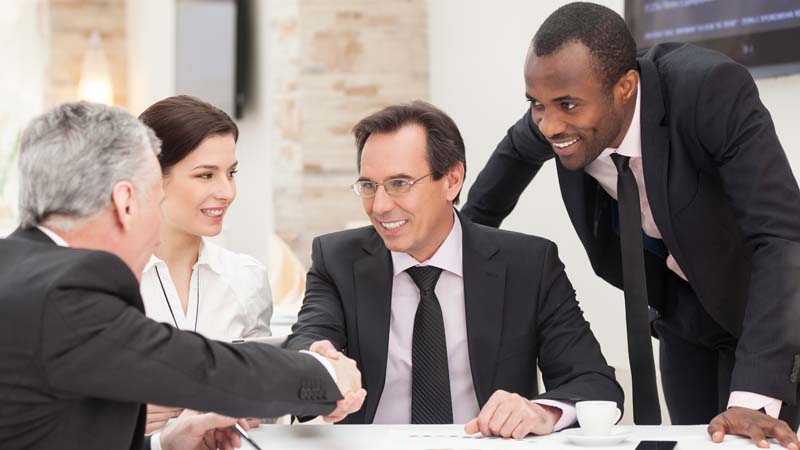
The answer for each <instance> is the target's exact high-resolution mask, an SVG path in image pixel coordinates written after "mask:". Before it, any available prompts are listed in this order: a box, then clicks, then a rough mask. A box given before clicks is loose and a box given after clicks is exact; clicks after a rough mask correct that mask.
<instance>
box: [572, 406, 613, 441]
mask: <svg viewBox="0 0 800 450" xmlns="http://www.w3.org/2000/svg"><path fill="white" fill-rule="evenodd" d="M575 409H576V412H577V414H578V423H579V424H580V426H581V429H583V430H585V432H586V434H592V435H608V434H609V433H611V427H613V426H614V424H615V423H617V421H618V420H619V418H620V417H621V416H622V411H620V410H619V408H617V404H616V403H615V402H609V401H604V400H592V401H584V402H577V403H575Z"/></svg>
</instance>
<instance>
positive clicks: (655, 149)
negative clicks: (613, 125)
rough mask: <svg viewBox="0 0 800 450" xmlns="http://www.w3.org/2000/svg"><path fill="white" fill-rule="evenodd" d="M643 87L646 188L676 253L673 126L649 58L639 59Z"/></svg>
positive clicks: (658, 222) (666, 239) (661, 228)
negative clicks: (671, 193) (671, 157)
mask: <svg viewBox="0 0 800 450" xmlns="http://www.w3.org/2000/svg"><path fill="white" fill-rule="evenodd" d="M639 73H640V74H641V87H642V92H641V94H640V95H641V96H642V103H641V105H642V110H641V130H642V133H641V134H642V168H643V171H644V180H645V189H646V190H647V199H648V201H649V202H650V211H651V212H652V213H653V220H655V223H656V225H657V226H658V230H659V231H660V232H661V237H662V239H663V240H664V243H665V244H666V246H667V248H668V249H669V250H670V252H672V253H673V254H674V251H676V250H677V248H678V246H677V242H676V241H675V233H674V231H673V229H672V220H671V213H670V209H669V199H668V192H669V191H668V186H667V183H668V178H667V176H668V174H669V151H670V146H669V128H668V126H667V124H665V123H664V120H665V109H664V100H663V98H662V97H661V86H660V84H659V77H658V71H657V70H656V66H655V64H653V62H652V61H650V60H649V59H639Z"/></svg>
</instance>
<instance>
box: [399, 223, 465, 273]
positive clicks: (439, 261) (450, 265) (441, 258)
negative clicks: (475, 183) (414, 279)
mask: <svg viewBox="0 0 800 450" xmlns="http://www.w3.org/2000/svg"><path fill="white" fill-rule="evenodd" d="M462 245H463V242H462V232H461V222H460V221H459V220H458V216H457V215H456V212H455V210H453V228H452V229H451V230H450V234H448V235H447V238H445V240H444V242H442V245H440V246H439V248H438V249H437V250H436V253H434V254H433V256H431V258H430V259H428V260H427V261H422V262H419V261H417V260H416V259H414V257H413V256H411V255H409V254H408V253H399V252H392V264H393V268H394V276H395V277H396V276H397V275H399V274H401V273H403V272H405V271H406V269H408V268H410V267H414V266H434V267H438V268H440V269H442V270H446V271H448V272H450V273H452V274H454V275H458V276H459V277H463V264H462V261H463V252H462Z"/></svg>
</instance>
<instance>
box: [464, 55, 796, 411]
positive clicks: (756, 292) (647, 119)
mask: <svg viewBox="0 0 800 450" xmlns="http://www.w3.org/2000/svg"><path fill="white" fill-rule="evenodd" d="M638 67H639V73H640V76H641V92H640V95H641V134H642V158H643V167H644V178H645V184H646V189H647V197H648V199H649V201H650V206H651V209H652V211H653V218H654V219H655V223H656V225H657V226H658V228H659V230H660V231H661V234H662V235H663V240H664V243H665V244H666V246H667V248H668V249H669V251H670V253H671V254H672V255H673V256H674V257H675V260H676V261H677V263H678V265H679V266H680V267H681V269H682V270H683V272H684V273H685V274H686V276H687V278H688V280H689V283H690V284H691V286H692V288H693V289H694V291H695V293H696V294H697V297H698V298H699V300H700V302H701V303H702V305H703V307H704V308H705V309H706V310H707V311H708V313H709V314H710V315H711V316H712V317H713V318H714V319H715V320H716V321H717V322H718V323H719V324H720V325H721V326H722V327H724V328H725V329H726V330H728V331H729V332H730V333H731V334H733V335H734V336H737V337H740V340H739V345H738V348H737V355H736V368H735V370H734V373H733V379H732V384H731V390H743V391H750V392H756V393H760V394H763V395H768V396H771V397H773V398H778V399H781V400H783V401H784V402H787V403H789V404H793V403H794V399H795V397H796V386H797V381H798V373H797V371H798V367H796V365H795V364H797V365H800V359H799V358H800V356H797V355H798V353H800V327H798V326H797V322H798V319H800V192H798V187H797V181H796V179H795V177H794V175H793V174H792V171H791V168H790V166H789V163H788V160H787V158H786V154H785V153H784V151H783V149H782V148H781V144H780V142H778V138H777V136H776V134H775V130H774V127H773V124H772V119H771V118H770V115H769V112H768V111H767V110H766V108H765V107H764V105H763V104H762V103H761V101H760V100H759V96H758V90H757V89H756V86H755V83H754V82H753V79H752V77H751V76H750V74H749V72H748V71H747V70H746V69H745V68H744V67H742V66H740V65H738V64H736V63H734V62H733V61H731V60H730V59H729V58H727V57H726V56H724V55H722V54H720V53H717V52H713V51H710V50H705V49H702V48H699V47H695V46H692V45H687V44H663V45H658V46H656V47H654V48H652V49H650V50H649V51H647V52H646V53H644V54H642V55H641V56H640V58H639V60H638ZM554 156H555V154H554V152H553V150H552V147H551V146H550V144H549V143H548V142H547V141H546V140H545V138H544V137H543V135H542V134H541V132H540V131H539V129H538V128H537V127H536V126H535V124H533V122H532V121H531V117H530V111H528V112H527V113H526V114H525V116H524V117H523V118H522V119H521V120H520V121H519V122H517V123H516V124H515V125H514V126H513V127H511V129H509V131H508V134H507V135H506V137H505V138H504V139H503V140H502V142H500V144H499V145H498V147H497V149H496V150H495V152H494V154H493V155H492V156H491V158H490V159H489V162H488V163H487V165H486V167H485V168H484V169H483V171H482V172H481V173H480V174H479V176H478V178H477V180H476V181H475V184H474V185H473V186H472V188H471V189H470V192H469V199H468V201H467V204H466V205H465V206H464V208H463V213H464V214H465V215H466V216H468V217H470V218H472V219H473V220H475V221H476V222H477V223H482V224H486V225H490V226H499V225H500V223H501V222H502V220H503V218H505V217H506V216H507V215H508V214H509V213H510V212H511V211H512V210H513V209H514V206H515V205H516V202H517V200H518V198H519V196H520V194H521V193H522V191H523V190H524V189H525V187H526V186H527V185H528V183H529V182H530V181H531V179H532V178H533V176H534V175H535V174H536V172H537V171H538V170H539V168H540V167H541V166H542V163H544V162H545V161H546V160H548V159H550V158H553V157H554ZM556 167H557V170H558V178H559V185H560V187H561V194H562V197H563V200H564V204H565V205H566V207H567V211H568V212H569V216H570V219H571V220H572V223H573V225H574V227H575V230H576V231H577V232H578V236H579V237H580V239H581V241H582V243H583V245H584V247H585V248H586V252H587V254H588V256H589V260H590V261H591V263H592V267H593V268H594V271H595V272H596V273H597V274H598V275H599V276H600V277H602V278H603V279H605V280H606V281H608V282H609V283H611V284H613V285H614V286H617V287H620V288H622V268H621V258H620V247H619V238H618V236H617V235H616V233H615V232H614V231H613V230H612V225H611V214H612V208H611V206H610V205H611V203H612V202H613V200H612V199H611V198H610V197H609V196H608V194H607V193H606V192H605V191H604V190H603V189H602V188H601V187H600V186H599V184H598V183H597V181H596V180H594V178H592V177H590V176H589V175H587V174H586V173H585V172H584V171H575V172H571V171H568V170H566V169H564V167H563V166H562V165H561V163H560V161H559V160H558V158H556ZM645 253H646V266H647V276H648V291H649V294H650V302H651V305H652V306H654V307H656V308H659V307H660V306H661V304H662V302H663V301H664V299H663V295H664V290H663V289H662V287H661V283H662V281H663V277H664V276H665V272H666V271H667V269H666V265H665V264H664V260H663V259H658V258H657V257H655V256H654V255H651V254H650V253H649V252H645ZM795 360H797V363H795Z"/></svg>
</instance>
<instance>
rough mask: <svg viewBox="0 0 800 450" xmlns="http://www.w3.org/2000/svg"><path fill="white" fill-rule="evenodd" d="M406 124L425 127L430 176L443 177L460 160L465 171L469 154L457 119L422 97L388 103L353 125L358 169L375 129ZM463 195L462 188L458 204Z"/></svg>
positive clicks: (389, 129)
mask: <svg viewBox="0 0 800 450" xmlns="http://www.w3.org/2000/svg"><path fill="white" fill-rule="evenodd" d="M406 125H419V126H421V127H422V128H424V129H425V132H426V134H427V140H428V145H427V151H428V165H429V166H430V167H431V173H432V175H431V177H432V178H433V179H434V180H439V179H441V178H442V177H443V176H444V175H445V174H446V173H447V172H449V171H450V169H452V168H453V167H455V166H456V165H457V164H458V163H461V165H463V166H464V173H465V174H466V171H467V157H466V154H465V151H464V140H463V139H462V138H461V132H459V131H458V127H457V126H456V123H455V122H453V119H451V118H450V116H448V115H447V114H445V112H444V111H442V110H440V109H439V108H437V107H435V106H433V105H431V104H430V103H427V102H423V101H421V100H416V101H413V102H411V103H402V104H398V105H392V106H389V107H386V108H384V109H382V110H380V111H378V112H376V113H372V114H370V115H369V116H367V117H365V118H363V119H361V121H359V122H358V123H357V124H356V126H355V127H353V134H354V135H355V137H356V148H357V149H358V153H357V156H356V165H357V167H358V170H361V153H362V152H363V151H364V144H366V143H367V139H369V137H370V136H371V135H372V134H373V133H393V132H395V131H397V130H399V129H400V128H402V127H404V126H406ZM460 196H461V191H459V193H458V195H456V198H455V199H454V200H453V203H454V204H456V205H457V204H458V201H459V197H460Z"/></svg>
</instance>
